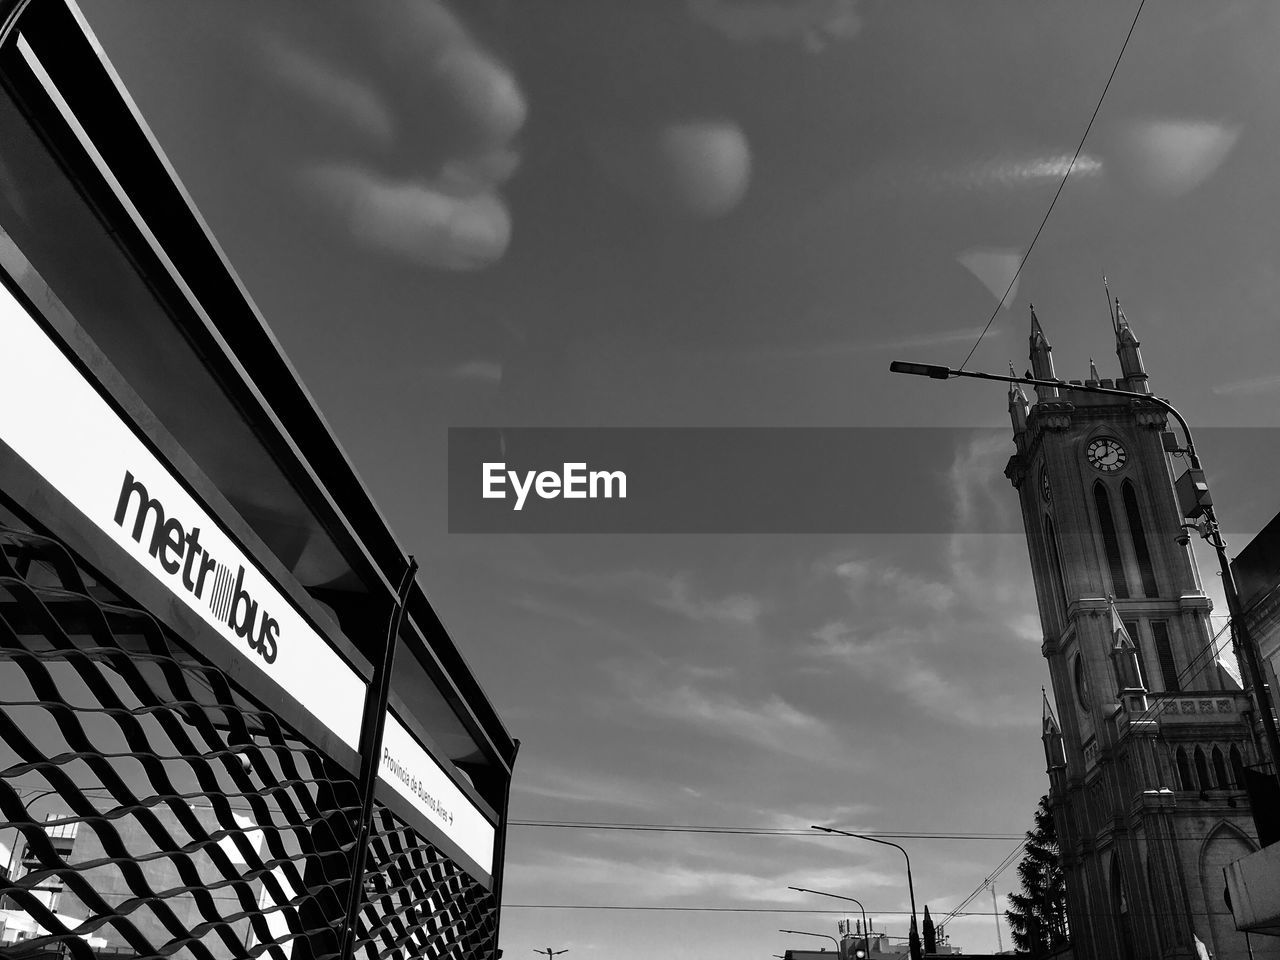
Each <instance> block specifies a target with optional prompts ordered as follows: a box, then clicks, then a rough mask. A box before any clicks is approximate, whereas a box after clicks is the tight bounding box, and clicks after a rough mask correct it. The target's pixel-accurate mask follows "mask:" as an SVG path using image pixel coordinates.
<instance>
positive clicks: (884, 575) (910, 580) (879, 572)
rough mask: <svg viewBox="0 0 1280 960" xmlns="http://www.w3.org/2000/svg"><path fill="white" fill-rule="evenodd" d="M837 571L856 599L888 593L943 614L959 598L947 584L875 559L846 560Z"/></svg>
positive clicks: (898, 598) (837, 566)
mask: <svg viewBox="0 0 1280 960" xmlns="http://www.w3.org/2000/svg"><path fill="white" fill-rule="evenodd" d="M833 572H834V573H835V574H836V576H838V577H840V578H841V579H842V580H843V581H844V582H845V583H846V584H847V586H848V590H849V593H850V595H851V596H853V597H861V596H862V595H863V594H864V593H865V592H866V591H868V590H873V591H881V590H888V591H890V592H891V593H893V594H894V596H895V598H896V599H897V600H898V601H901V600H907V601H909V602H910V603H912V604H913V605H923V606H926V607H930V608H932V609H934V610H939V611H941V610H945V609H946V608H947V607H949V606H951V604H952V603H953V602H954V601H955V598H956V594H955V591H954V590H953V589H952V588H951V587H949V586H947V585H946V584H945V583H937V582H934V581H931V580H926V579H925V578H923V577H919V576H916V575H914V574H910V573H906V572H905V571H903V570H899V569H898V568H896V567H891V566H886V565H884V564H881V563H879V562H876V561H874V560H846V561H844V562H843V563H839V564H837V565H836V566H835V569H834V571H833Z"/></svg>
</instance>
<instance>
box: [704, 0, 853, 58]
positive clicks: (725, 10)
mask: <svg viewBox="0 0 1280 960" xmlns="http://www.w3.org/2000/svg"><path fill="white" fill-rule="evenodd" d="M687 4H688V9H689V13H690V15H691V16H692V17H693V18H694V19H695V20H698V21H700V22H701V23H704V24H706V25H707V26H709V27H711V28H712V29H713V30H715V31H716V32H717V33H719V34H721V35H722V36H724V37H727V38H728V39H730V40H732V41H734V42H736V43H756V42H759V41H761V40H800V41H801V42H802V43H803V44H804V45H805V47H806V49H808V50H810V51H811V52H814V53H817V52H819V51H821V50H823V49H824V48H825V47H826V46H827V44H828V43H830V42H832V41H835V40H850V39H852V38H854V37H856V36H857V35H858V33H859V32H860V31H861V29H862V18H861V17H860V16H859V15H858V4H857V0H687Z"/></svg>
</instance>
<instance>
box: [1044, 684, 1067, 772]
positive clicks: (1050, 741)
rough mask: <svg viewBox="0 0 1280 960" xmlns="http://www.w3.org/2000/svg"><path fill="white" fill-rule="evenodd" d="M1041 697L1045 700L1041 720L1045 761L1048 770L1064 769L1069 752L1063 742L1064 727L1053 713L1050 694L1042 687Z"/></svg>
mask: <svg viewBox="0 0 1280 960" xmlns="http://www.w3.org/2000/svg"><path fill="white" fill-rule="evenodd" d="M1040 699H1041V700H1042V701H1043V707H1042V708H1041V720H1040V728H1041V733H1040V739H1041V740H1043V741H1044V762H1045V768H1046V770H1048V771H1050V772H1052V771H1054V770H1061V769H1064V768H1065V767H1066V765H1067V753H1066V750H1065V749H1064V747H1063V743H1062V728H1061V727H1059V726H1058V721H1057V719H1056V718H1055V717H1054V715H1053V707H1051V706H1049V695H1048V694H1047V693H1045V692H1044V687H1041V688H1040Z"/></svg>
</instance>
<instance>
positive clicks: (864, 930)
mask: <svg viewBox="0 0 1280 960" xmlns="http://www.w3.org/2000/svg"><path fill="white" fill-rule="evenodd" d="M787 889H788V890H799V891H800V892H801V893H816V894H817V895H818V896H820V897H831V898H833V899H835V900H848V901H850V902H851V903H856V904H857V905H858V909H859V910H861V911H862V935H863V936H864V937H865V936H868V932H867V908H866V907H864V906H863V905H862V901H861V900H858V899H856V898H855V897H842V896H840V894H838V893H827V892H826V891H825V890H810V889H808V888H807V887H787Z"/></svg>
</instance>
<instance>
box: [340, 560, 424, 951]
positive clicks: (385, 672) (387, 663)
mask: <svg viewBox="0 0 1280 960" xmlns="http://www.w3.org/2000/svg"><path fill="white" fill-rule="evenodd" d="M417 570H418V561H417V560H415V559H414V558H413V557H412V556H410V557H409V566H408V567H407V568H406V569H405V571H404V577H403V578H402V579H401V580H400V589H399V590H398V591H397V593H396V608H395V610H394V611H393V612H392V615H391V623H390V625H389V626H388V627H387V642H386V644H385V645H384V646H383V648H382V661H381V662H380V663H379V664H378V667H377V670H376V671H375V673H374V675H373V677H372V678H371V680H370V684H369V688H368V690H367V692H366V693H365V701H364V718H363V719H362V721H361V723H360V797H361V803H360V825H359V829H358V830H357V832H356V843H355V846H354V847H353V848H352V851H351V889H350V890H349V891H348V893H347V912H346V918H345V922H344V923H343V926H342V944H341V948H340V950H339V951H338V956H339V958H340V960H345V958H346V957H349V956H350V955H351V950H352V943H353V941H354V938H355V925H356V914H357V913H358V912H359V911H360V901H361V900H362V899H363V897H364V872H365V860H366V859H367V855H368V850H367V849H366V848H367V847H368V846H369V829H370V823H371V821H372V820H373V798H374V791H375V789H376V787H377V783H378V764H379V761H380V760H381V757H380V754H381V753H382V731H383V729H384V728H385V727H386V721H387V697H388V695H389V694H390V692H391V665H392V663H393V662H394V661H395V655H396V640H397V639H398V638H399V636H400V624H401V622H402V621H403V620H404V607H405V603H406V602H407V600H408V597H409V588H410V587H412V586H413V575H414V574H415V573H416V572H417Z"/></svg>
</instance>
